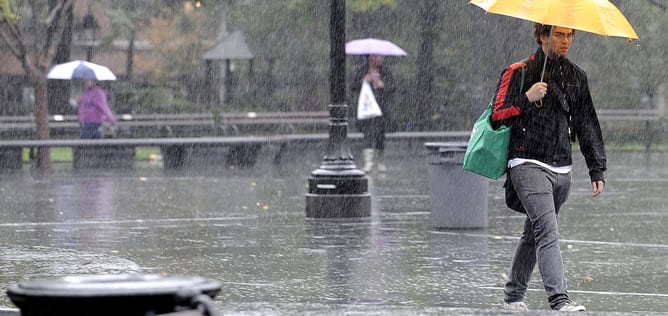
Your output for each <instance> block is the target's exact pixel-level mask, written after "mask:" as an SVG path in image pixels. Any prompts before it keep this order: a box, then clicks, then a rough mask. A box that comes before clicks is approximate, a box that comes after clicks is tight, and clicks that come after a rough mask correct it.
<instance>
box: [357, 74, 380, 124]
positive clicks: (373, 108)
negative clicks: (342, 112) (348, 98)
mask: <svg viewBox="0 0 668 316" xmlns="http://www.w3.org/2000/svg"><path fill="white" fill-rule="evenodd" d="M382 115H383V112H381V111H380V106H378V102H377V101H376V97H375V96H374V95H373V90H372V89H371V85H369V83H368V82H367V81H366V80H364V81H362V89H361V90H360V97H359V99H358V100H357V119H358V120H366V119H370V118H374V117H378V116H382Z"/></svg>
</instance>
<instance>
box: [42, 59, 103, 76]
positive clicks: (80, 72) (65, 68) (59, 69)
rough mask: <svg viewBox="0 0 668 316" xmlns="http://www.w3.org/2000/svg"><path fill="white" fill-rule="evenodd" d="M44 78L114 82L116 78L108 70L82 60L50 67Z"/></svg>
mask: <svg viewBox="0 0 668 316" xmlns="http://www.w3.org/2000/svg"><path fill="white" fill-rule="evenodd" d="M46 78H48V79H63V80H72V79H94V80H116V76H115V75H114V73H112V72H111V70H109V68H107V67H105V66H102V65H98V64H94V63H91V62H87V61H82V60H75V61H71V62H68V63H64V64H58V65H55V66H53V67H51V70H49V73H48V74H47V75H46Z"/></svg>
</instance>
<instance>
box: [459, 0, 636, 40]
mask: <svg viewBox="0 0 668 316" xmlns="http://www.w3.org/2000/svg"><path fill="white" fill-rule="evenodd" d="M470 3H471V4H474V5H476V6H479V7H481V8H482V9H484V10H485V11H487V12H489V13H496V14H501V15H507V16H511V17H515V18H519V19H524V20H528V21H532V22H538V23H541V24H546V25H554V26H561V27H566V28H571V29H576V30H581V31H586V32H591V33H595V34H599V35H605V36H619V37H627V38H631V39H639V37H638V34H636V32H635V31H634V30H633V27H631V24H630V23H629V21H627V20H626V18H625V17H624V15H623V14H622V13H621V12H620V11H619V9H617V7H615V5H614V4H612V3H610V2H609V1H608V0H471V1H470Z"/></svg>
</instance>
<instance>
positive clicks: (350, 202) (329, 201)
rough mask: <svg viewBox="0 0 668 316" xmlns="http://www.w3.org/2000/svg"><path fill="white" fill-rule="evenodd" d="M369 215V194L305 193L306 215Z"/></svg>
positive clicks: (346, 216) (329, 216)
mask: <svg viewBox="0 0 668 316" xmlns="http://www.w3.org/2000/svg"><path fill="white" fill-rule="evenodd" d="M369 216H371V194H369V193H363V194H329V195H325V194H311V193H307V194H306V217H309V218H353V217H369Z"/></svg>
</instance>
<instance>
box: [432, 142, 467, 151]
mask: <svg viewBox="0 0 668 316" xmlns="http://www.w3.org/2000/svg"><path fill="white" fill-rule="evenodd" d="M424 146H425V147H426V148H427V150H429V151H430V152H434V153H437V152H443V151H466V148H467V147H468V142H429V143H424Z"/></svg>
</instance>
